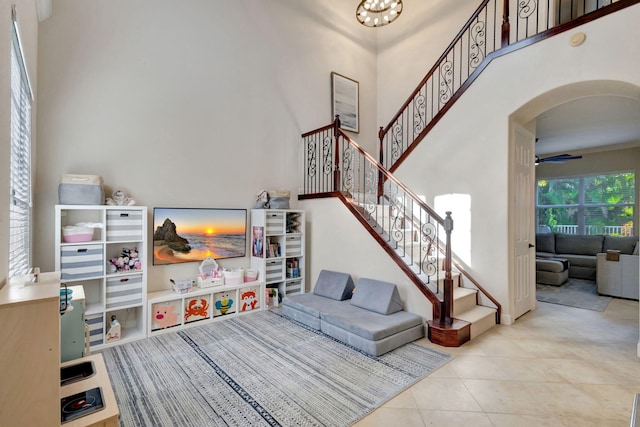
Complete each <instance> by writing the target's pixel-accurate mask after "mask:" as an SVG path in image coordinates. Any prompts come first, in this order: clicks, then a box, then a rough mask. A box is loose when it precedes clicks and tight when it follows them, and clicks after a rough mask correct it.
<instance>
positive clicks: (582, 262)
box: [558, 254, 597, 274]
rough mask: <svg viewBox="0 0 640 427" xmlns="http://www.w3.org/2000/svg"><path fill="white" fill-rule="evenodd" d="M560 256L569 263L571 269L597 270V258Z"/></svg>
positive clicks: (571, 255) (572, 255) (590, 256)
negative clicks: (589, 268)
mask: <svg viewBox="0 0 640 427" xmlns="http://www.w3.org/2000/svg"><path fill="white" fill-rule="evenodd" d="M558 256H559V257H562V258H565V259H566V260H567V261H569V266H570V267H592V268H596V264H597V258H596V257H595V256H592V255H574V254H558ZM569 274H571V272H569Z"/></svg>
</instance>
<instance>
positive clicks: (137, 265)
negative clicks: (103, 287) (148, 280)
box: [109, 247, 142, 273]
mask: <svg viewBox="0 0 640 427" xmlns="http://www.w3.org/2000/svg"><path fill="white" fill-rule="evenodd" d="M139 257H140V255H139V253H138V248H136V247H133V248H122V252H121V253H120V256H119V257H116V258H111V260H109V269H110V271H111V273H116V272H118V273H121V272H124V271H131V270H140V269H141V268H142V263H141V262H140V258H139Z"/></svg>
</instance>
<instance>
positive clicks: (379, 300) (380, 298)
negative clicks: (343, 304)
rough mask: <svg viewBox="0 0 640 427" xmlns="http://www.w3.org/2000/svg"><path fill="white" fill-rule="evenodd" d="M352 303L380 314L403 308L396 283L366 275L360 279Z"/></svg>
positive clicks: (394, 311)
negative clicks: (368, 277)
mask: <svg viewBox="0 0 640 427" xmlns="http://www.w3.org/2000/svg"><path fill="white" fill-rule="evenodd" d="M351 304H352V305H355V306H356V307H360V308H364V309H366V310H370V311H374V312H376V313H380V314H391V313H396V312H398V311H400V310H402V300H401V299H400V294H399V293H398V288H397V287H396V285H394V284H393V283H389V282H382V281H380V280H374V279H367V278H364V277H361V278H360V279H359V280H358V286H357V287H356V290H355V292H354V293H353V297H352V298H351Z"/></svg>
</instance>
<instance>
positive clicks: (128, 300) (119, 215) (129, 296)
mask: <svg viewBox="0 0 640 427" xmlns="http://www.w3.org/2000/svg"><path fill="white" fill-rule="evenodd" d="M81 222H90V223H99V224H101V225H102V227H101V228H94V229H93V236H92V239H91V240H90V241H86V242H80V243H67V242H65V239H64V237H63V232H62V228H63V227H65V226H73V225H76V224H78V223H81ZM55 246H56V250H55V268H56V270H57V271H60V280H61V282H64V283H67V284H68V285H74V286H75V285H82V286H83V288H84V293H85V321H86V322H87V324H88V325H89V329H90V348H91V350H96V349H99V348H102V347H105V346H109V345H116V344H122V343H125V342H129V341H132V340H136V339H140V338H144V337H146V334H147V327H146V319H147V314H146V310H147V303H146V300H147V254H146V250H147V207H146V206H107V205H56V207H55ZM124 248H126V249H132V248H136V250H137V252H138V262H139V265H138V268H135V269H131V270H128V271H122V272H112V271H111V269H110V260H111V259H112V258H118V257H120V255H121V253H122V251H123V249H124ZM113 315H115V316H116V318H117V320H118V322H120V325H121V337H120V339H118V340H113V341H107V336H106V335H107V332H108V330H109V327H110V323H111V316H113Z"/></svg>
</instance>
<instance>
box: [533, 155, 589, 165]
mask: <svg viewBox="0 0 640 427" xmlns="http://www.w3.org/2000/svg"><path fill="white" fill-rule="evenodd" d="M581 158H582V156H573V155H571V154H558V155H557V156H549V157H544V158H539V157H537V156H536V164H539V163H564V162H566V161H567V160H577V159H581Z"/></svg>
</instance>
